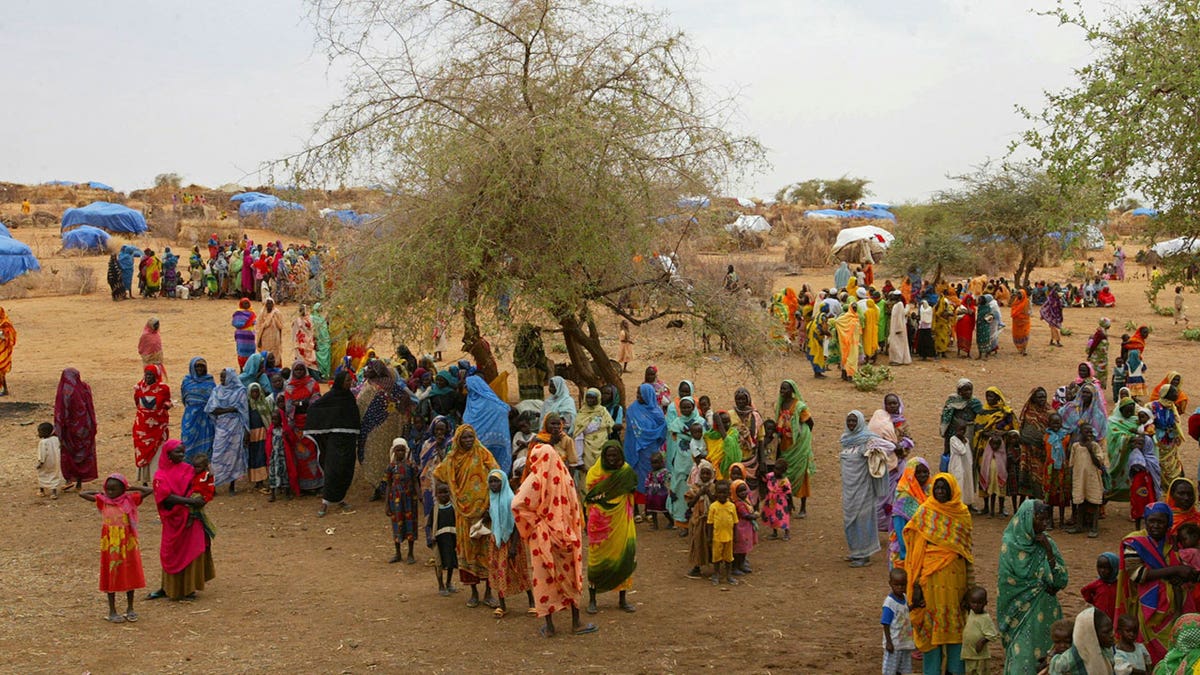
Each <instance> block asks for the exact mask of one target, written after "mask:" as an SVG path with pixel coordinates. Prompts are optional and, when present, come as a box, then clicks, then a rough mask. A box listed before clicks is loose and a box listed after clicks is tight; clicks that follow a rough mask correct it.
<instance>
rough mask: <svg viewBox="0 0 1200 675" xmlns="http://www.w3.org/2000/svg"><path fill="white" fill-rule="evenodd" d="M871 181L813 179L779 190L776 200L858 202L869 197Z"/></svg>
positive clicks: (803, 202) (796, 202) (808, 202)
mask: <svg viewBox="0 0 1200 675" xmlns="http://www.w3.org/2000/svg"><path fill="white" fill-rule="evenodd" d="M870 184H871V181H869V180H867V179H866V178H851V177H849V176H842V177H841V178H833V179H820V178H811V179H809V180H806V181H801V182H799V183H792V184H791V185H785V186H784V187H782V188H779V191H778V192H776V193H775V199H776V200H778V201H780V202H784V203H787V204H820V203H822V202H857V201H859V200H860V199H862V198H863V197H864V196H866V195H867V189H866V188H867V186H868V185H870Z"/></svg>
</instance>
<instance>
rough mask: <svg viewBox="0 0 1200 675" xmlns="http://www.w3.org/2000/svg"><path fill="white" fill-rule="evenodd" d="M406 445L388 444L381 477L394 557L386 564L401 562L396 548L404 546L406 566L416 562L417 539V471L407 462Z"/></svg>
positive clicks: (396, 441)
mask: <svg viewBox="0 0 1200 675" xmlns="http://www.w3.org/2000/svg"><path fill="white" fill-rule="evenodd" d="M408 454H409V451H408V441H406V440H404V439H403V438H397V439H394V440H393V441H392V461H391V462H390V463H388V467H387V469H386V470H385V471H384V474H383V488H384V495H385V497H384V510H385V511H386V513H387V515H388V518H389V519H391V521H392V543H393V544H395V546H396V555H395V556H393V557H392V559H391V560H388V562H389V563H398V562H400V561H401V560H403V559H404V556H403V554H402V553H401V551H400V547H401V545H402V544H403V543H404V542H408V564H409V565H412V564H413V563H415V562H417V559H416V558H414V557H413V541H415V540H416V538H417V469H416V467H414V466H413V465H412V462H410V461H409V458H408Z"/></svg>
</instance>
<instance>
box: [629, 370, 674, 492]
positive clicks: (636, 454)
mask: <svg viewBox="0 0 1200 675" xmlns="http://www.w3.org/2000/svg"><path fill="white" fill-rule="evenodd" d="M666 440H667V418H666V417H665V416H664V415H663V411H662V408H660V407H659V406H658V399H657V396H656V395H655V393H654V385H652V384H648V383H645V382H643V383H642V384H641V385H640V386H638V394H637V400H635V401H634V402H633V403H631V404H629V407H628V408H626V409H625V461H626V462H628V463H629V465H630V466H632V467H633V469H634V471H636V472H637V475H638V492H639V493H641V491H642V489H643V486H645V485H646V476H648V475H649V474H650V457H651V456H653V455H654V453H656V452H658V451H659V450H661V449H662V447H663V443H665V442H666Z"/></svg>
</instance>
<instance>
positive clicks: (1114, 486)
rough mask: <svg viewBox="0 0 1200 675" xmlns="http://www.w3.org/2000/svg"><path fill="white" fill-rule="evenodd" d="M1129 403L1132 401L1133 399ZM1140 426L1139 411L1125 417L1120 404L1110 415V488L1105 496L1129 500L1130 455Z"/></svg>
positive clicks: (1107, 445)
mask: <svg viewBox="0 0 1200 675" xmlns="http://www.w3.org/2000/svg"><path fill="white" fill-rule="evenodd" d="M1127 403H1132V400H1130V401H1128V402H1127ZM1138 426H1139V424H1138V419H1137V413H1136V412H1135V413H1134V414H1133V415H1132V416H1130V417H1125V416H1124V415H1122V414H1121V405H1120V404H1118V405H1117V406H1115V410H1113V412H1112V414H1111V415H1109V416H1108V438H1107V440H1106V441H1105V449H1107V450H1108V482H1109V490H1108V493H1107V494H1106V495H1105V496H1106V497H1107V498H1108V499H1109V500H1112V501H1120V502H1124V501H1129V455H1130V453H1131V452H1133V451H1134V450H1135V448H1134V439H1135V434H1137V432H1138Z"/></svg>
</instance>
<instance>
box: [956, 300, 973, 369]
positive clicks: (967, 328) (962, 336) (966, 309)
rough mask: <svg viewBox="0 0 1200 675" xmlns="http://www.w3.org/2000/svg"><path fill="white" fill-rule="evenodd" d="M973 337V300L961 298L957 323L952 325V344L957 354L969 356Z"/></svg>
mask: <svg viewBox="0 0 1200 675" xmlns="http://www.w3.org/2000/svg"><path fill="white" fill-rule="evenodd" d="M974 335H975V298H973V297H972V296H970V295H968V296H966V297H964V298H963V302H962V307H961V309H960V310H959V316H958V321H957V322H955V324H954V344H955V347H956V351H957V352H958V353H959V354H966V355H967V356H970V355H971V343H972V342H974V337H973V336H974Z"/></svg>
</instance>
